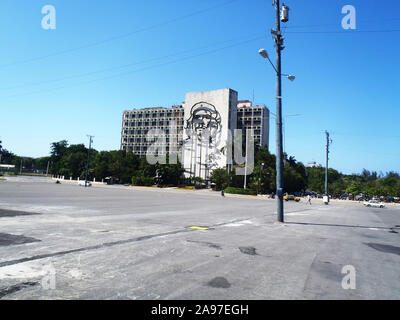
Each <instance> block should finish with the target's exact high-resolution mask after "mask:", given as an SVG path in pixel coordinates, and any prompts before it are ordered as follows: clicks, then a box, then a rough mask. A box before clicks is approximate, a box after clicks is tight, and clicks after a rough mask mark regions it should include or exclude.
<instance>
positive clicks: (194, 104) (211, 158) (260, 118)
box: [121, 89, 269, 180]
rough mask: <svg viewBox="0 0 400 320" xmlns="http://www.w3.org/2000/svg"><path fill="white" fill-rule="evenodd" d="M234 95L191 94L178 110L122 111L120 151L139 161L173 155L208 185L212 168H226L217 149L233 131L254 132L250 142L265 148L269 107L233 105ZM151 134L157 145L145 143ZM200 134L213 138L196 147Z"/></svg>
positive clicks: (244, 102) (223, 91)
mask: <svg viewBox="0 0 400 320" xmlns="http://www.w3.org/2000/svg"><path fill="white" fill-rule="evenodd" d="M237 96H238V93H237V92H236V91H234V90H232V89H221V90H214V91H201V92H190V93H187V94H186V98H185V102H183V104H182V105H179V106H173V107H172V108H163V107H156V108H143V109H133V110H127V111H124V113H123V116H122V132H121V149H122V150H126V151H127V152H133V153H135V154H137V155H139V156H145V155H146V154H149V153H150V154H152V153H153V152H156V153H157V155H162V154H163V153H169V152H172V151H177V152H179V153H180V154H181V156H182V164H183V167H184V168H185V170H186V172H187V173H188V174H189V175H191V176H200V177H202V178H203V179H205V180H207V179H208V177H209V174H210V172H211V171H212V170H213V169H214V168H217V167H225V166H226V165H228V164H229V163H228V162H229V159H227V158H226V155H225V153H224V152H221V150H223V149H224V148H225V146H226V143H227V141H228V137H229V133H231V134H233V130H234V129H253V130H254V131H253V132H254V140H255V142H256V143H257V144H259V145H260V146H266V147H268V141H269V110H268V108H267V107H266V106H259V105H257V106H253V105H252V102H251V101H248V100H242V101H238V100H237ZM171 125H172V126H171ZM151 129H156V130H157V129H158V130H160V131H158V132H156V134H155V135H154V136H152V137H154V138H155V139H156V140H151V139H150V140H149V139H148V133H149V131H150V130H151ZM204 129H207V130H209V132H211V135H212V137H210V138H209V140H208V142H207V143H206V144H204V142H201V136H202V132H204V131H205V130H204ZM193 136H196V139H194V138H193ZM203 136H204V134H203ZM207 139H208V138H207ZM155 144H156V148H154V145H155ZM150 146H152V148H153V149H149V147H150ZM158 147H160V148H158Z"/></svg>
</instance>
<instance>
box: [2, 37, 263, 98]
mask: <svg viewBox="0 0 400 320" xmlns="http://www.w3.org/2000/svg"><path fill="white" fill-rule="evenodd" d="M260 39H264V36H259V37H256V38H253V39H250V40H246V41H241V42H239V43H235V44H232V45H229V46H225V47H222V48H218V49H214V50H209V51H206V52H203V53H200V54H196V55H192V56H188V57H184V58H181V59H177V60H173V61H169V62H166V63H160V64H156V65H152V66H148V67H144V68H141V69H136V70H132V71H128V72H122V73H118V74H115V75H111V76H107V77H103V78H97V79H93V80H89V81H84V82H80V83H77V84H74V85H70V86H62V87H57V88H52V89H46V90H39V91H33V92H28V93H25V94H15V95H10V96H7V97H5V98H12V97H19V96H26V95H31V94H35V93H41V92H50V91H55V90H60V89H65V88H70V87H75V86H80V85H83V84H89V83H93V82H97V81H102V80H108V79H113V78H116V77H121V76H125V75H131V74H134V73H138V72H142V71H146V70H150V69H154V68H158V67H163V66H166V65H170V64H174V63H179V62H182V61H186V60H190V59H194V58H197V57H200V56H204V55H208V54H212V53H215V52H218V51H221V50H225V49H229V48H232V47H237V46H240V45H244V44H247V43H250V42H253V41H256V40H260Z"/></svg>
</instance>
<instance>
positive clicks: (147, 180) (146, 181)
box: [132, 176, 154, 186]
mask: <svg viewBox="0 0 400 320" xmlns="http://www.w3.org/2000/svg"><path fill="white" fill-rule="evenodd" d="M153 180H154V179H153V178H152V177H146V176H133V177H132V185H134V186H152V185H153V184H154V181H153Z"/></svg>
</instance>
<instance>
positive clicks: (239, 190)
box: [225, 187, 257, 196]
mask: <svg viewBox="0 0 400 320" xmlns="http://www.w3.org/2000/svg"><path fill="white" fill-rule="evenodd" d="M225 193H234V194H247V195H254V196H255V195H257V192H256V191H254V190H251V189H242V188H234V187H228V188H226V189H225Z"/></svg>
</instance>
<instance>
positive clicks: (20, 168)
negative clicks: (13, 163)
mask: <svg viewBox="0 0 400 320" xmlns="http://www.w3.org/2000/svg"><path fill="white" fill-rule="evenodd" d="M22 161H23V159H21V165H20V167H19V174H22Z"/></svg>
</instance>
